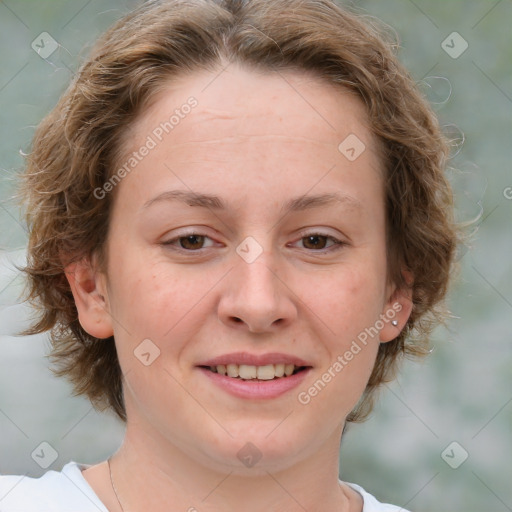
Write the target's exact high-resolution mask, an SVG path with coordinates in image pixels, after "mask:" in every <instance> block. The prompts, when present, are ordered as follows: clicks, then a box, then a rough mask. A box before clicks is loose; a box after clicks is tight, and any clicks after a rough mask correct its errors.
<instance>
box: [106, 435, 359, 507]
mask: <svg viewBox="0 0 512 512" xmlns="http://www.w3.org/2000/svg"><path fill="white" fill-rule="evenodd" d="M340 436H341V426H340V429H339V431H338V430H337V431H336V432H334V433H333V436H332V439H329V440H328V442H326V443H325V444H324V445H323V446H322V447H321V449H320V450H316V451H315V453H314V455H310V456H308V457H305V458H300V454H298V456H297V457H296V461H295V462H294V463H293V464H291V465H290V466H289V467H279V468H277V467H272V466H271V465H269V464H265V465H263V464H261V465H260V464H256V465H255V466H254V467H252V468H250V470H246V471H245V472H240V470H239V469H238V468H235V467H231V468H229V467H226V468H225V469H224V468H218V467H213V465H212V467H209V465H208V464H204V463H203V462H202V461H198V460H197V459H196V458H195V457H191V456H190V455H188V454H187V453H185V452H184V451H183V450H180V449H179V448H178V446H176V445H174V444H172V443H170V442H169V440H163V439H162V438H161V437H159V435H158V434H157V433H156V432H155V431H152V432H151V433H146V435H143V434H142V433H141V432H140V430H138V429H134V428H130V427H129V426H127V429H126V434H125V438H124V441H123V444H122V446H121V447H120V449H119V450H118V452H117V453H116V454H115V455H114V456H113V457H112V458H111V466H112V472H113V475H114V481H115V487H116V491H117V494H118V498H119V500H120V502H121V505H122V507H123V509H124V511H125V512H128V511H137V510H144V509H148V508H150V509H151V510H152V511H153V512H164V511H165V512H167V511H168V510H169V504H170V503H172V504H173V509H175V510H184V511H190V512H196V511H197V512H207V511H218V510H225V511H231V510H233V511H235V510H240V504H243V508H244V510H245V511H247V512H259V511H261V510H274V511H283V512H284V511H286V512H303V511H304V510H307V511H308V512H316V511H320V510H322V511H323V510H336V511H340V512H344V511H348V510H352V509H351V508H350V507H351V504H352V500H353V498H352V497H351V495H350V493H349V492H347V489H346V487H344V486H343V487H342V486H340V485H339V481H338V453H339V440H340ZM258 466H259V467H258ZM128 468H130V469H128ZM359 510H360V509H359Z"/></svg>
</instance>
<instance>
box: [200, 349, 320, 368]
mask: <svg viewBox="0 0 512 512" xmlns="http://www.w3.org/2000/svg"><path fill="white" fill-rule="evenodd" d="M280 363H284V364H294V365H295V366H311V365H309V364H308V363H307V362H306V361H304V360H303V359H301V358H300V357H297V356H293V355H290V354H281V353H278V352H271V353H268V354H250V353H249V352H233V353H231V354H224V355H221V356H217V357H214V358H213V359H208V360H207V361H204V362H203V363H201V364H199V365H198V366H218V365H228V364H238V365H240V364H246V365H251V366H265V365H267V364H280Z"/></svg>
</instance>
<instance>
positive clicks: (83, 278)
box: [64, 259, 114, 338]
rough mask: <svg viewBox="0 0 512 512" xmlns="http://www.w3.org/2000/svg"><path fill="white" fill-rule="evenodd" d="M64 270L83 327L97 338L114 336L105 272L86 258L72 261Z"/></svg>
mask: <svg viewBox="0 0 512 512" xmlns="http://www.w3.org/2000/svg"><path fill="white" fill-rule="evenodd" d="M64 271H65V274H66V278H67V280H68V283H69V286H70V288H71V293H72V294H73V298H74V299H75V304H76V309H77V311H78V320H79V322H80V325H81V326H82V328H83V329H84V330H85V331H86V332H87V333H89V334H90V335H91V336H94V337H95V338H109V337H111V336H113V334H114V331H113V328H112V318H111V316H110V311H109V303H108V295H107V289H106V281H105V276H104V274H103V273H100V272H98V271H97V270H96V269H95V268H94V267H93V266H92V265H91V263H90V262H89V261H88V260H85V259H84V260H80V261H78V262H74V263H70V264H69V265H67V266H66V267H65V269H64Z"/></svg>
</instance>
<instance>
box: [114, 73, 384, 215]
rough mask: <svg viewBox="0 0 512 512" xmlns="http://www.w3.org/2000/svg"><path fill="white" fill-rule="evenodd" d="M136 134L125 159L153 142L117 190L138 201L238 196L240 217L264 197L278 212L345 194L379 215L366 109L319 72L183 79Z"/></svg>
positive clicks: (159, 99)
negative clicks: (311, 195)
mask: <svg viewBox="0 0 512 512" xmlns="http://www.w3.org/2000/svg"><path fill="white" fill-rule="evenodd" d="M191 100H192V101H191ZM190 105H193V107H191V106H190ZM127 134H128V135H127V136H126V137H125V142H124V147H123V149H124V154H123V156H122V159H120V160H119V161H120V162H122V161H125V162H126V161H127V160H128V159H129V158H130V155H131V154H133V152H134V151H136V150H137V148H141V147H143V146H145V145H147V141H148V140H149V139H151V140H152V144H151V145H152V148H151V151H149V152H148V151H146V152H145V153H146V156H144V159H143V160H141V161H140V163H137V169H136V172H132V173H130V175H129V176H127V178H125V179H123V183H122V184H121V187H118V189H117V190H116V196H118V194H119V192H120V191H119V188H121V189H125V190H127V192H125V193H123V194H124V196H125V198H126V194H127V193H128V194H129V197H130V202H132V203H133V201H135V202H138V203H141V204H142V203H144V202H146V201H147V200H148V199H150V198H151V197H154V196H155V195H156V194H158V193H161V192H163V191H165V190H171V189H176V188H180V189H182V190H183V189H187V188H188V189H189V190H192V191H194V192H202V193H204V192H206V191H208V192H211V193H213V194H216V195H217V196H222V195H225V196H226V194H231V199H230V204H231V205H234V206H235V207H236V208H237V209H238V210H241V209H243V208H245V207H247V208H251V209H252V210H254V211H256V209H261V208H262V206H257V207H256V204H255V203H254V201H256V200H257V201H258V202H265V203H268V204H269V205H270V204H275V205H278V204H280V203H282V202H283V201H286V199H288V197H285V196H290V197H292V196H295V197H297V196H299V195H301V194H306V193H307V192H308V190H309V189H311V188H313V187H314V188H315V190H314V192H315V193H319V194H322V193H330V192H332V191H333V190H334V189H345V191H346V192H348V193H350V194H351V195H359V198H358V199H359V200H360V201H361V200H362V201H363V202H365V203H366V204H371V203H379V204H378V205H377V206H376V207H378V208H380V203H381V197H382V183H383V180H382V178H381V165H380V160H379V157H378V153H377V151H376V145H375V140H374V137H373V136H372V133H371V130H370V128H369V124H368V117H367V113H366V110H365V106H364V104H363V103H362V101H361V100H360V99H359V98H358V97H357V96H356V95H355V94H354V93H352V92H350V91H347V90H345V89H343V88H339V87H336V86H334V85H333V84H330V83H327V82H326V81H324V80H321V79H319V78H318V77H316V76H314V75H312V74H311V73H305V72H301V71H292V70H287V71H279V72H273V73H270V72H260V71H256V70H253V69H247V68H241V67H239V66H236V65H230V66H228V67H226V68H220V69H219V70H217V71H215V72H213V71H210V72H206V71H201V72H194V73H189V74H187V75H180V76H179V77H177V79H176V80H173V81H172V82H169V83H168V84H166V85H165V86H164V87H163V88H162V89H160V90H159V92H158V93H157V94H156V95H155V96H154V97H153V98H152V101H151V103H150V105H149V106H148V107H147V108H146V109H145V110H144V112H142V113H141V115H140V116H139V117H138V119H137V120H136V121H135V122H134V123H133V125H132V126H131V127H130V129H129V130H128V132H127ZM347 141H348V142H347ZM347 149H348V150H351V151H352V153H350V152H347ZM354 153H357V154H355V156H354ZM351 157H354V158H351ZM331 171H333V172H331ZM377 195H378V196H379V197H377ZM126 200H127V199H126ZM263 200H265V201H263ZM253 206H254V208H253Z"/></svg>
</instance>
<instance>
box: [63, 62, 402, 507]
mask: <svg viewBox="0 0 512 512" xmlns="http://www.w3.org/2000/svg"><path fill="white" fill-rule="evenodd" d="M189 96H194V97H195V98H196V99H197V101H198V105H197V107H195V108H194V109H193V110H192V112H191V113H190V114H189V115H188V116H186V117H185V118H184V119H183V120H181V121H180V123H179V124H178V125H177V126H176V127H175V128H174V129H173V130H172V131H171V132H170V133H169V134H167V135H165V137H164V138H163V140H162V142H160V143H159V144H158V145H157V146H156V147H155V148H154V149H152V150H151V151H150V152H149V154H148V155H147V156H146V157H145V158H144V159H143V160H142V161H141V162H140V163H139V164H138V165H137V167H136V169H134V170H133V171H132V172H131V173H130V174H128V175H127V176H126V177H125V178H124V179H123V180H122V182H121V183H120V184H119V185H117V187H116V189H115V191H114V193H115V202H114V208H113V213H112V217H111V223H110V230H109V236H108V241H107V247H108V263H107V271H106V273H103V272H101V269H100V268H99V267H98V266H97V265H96V264H95V261H92V262H89V261H87V260H83V261H81V262H79V263H75V264H73V265H70V266H69V267H68V268H67V276H68V279H69V282H70V285H71V288H72V291H73V295H74V297H75V301H76V304H77V309H78V312H79V319H80V322H81V325H82V326H83V327H84V329H85V330H86V331H87V332H89V333H90V334H92V335H94V336H96V337H99V338H107V337H109V336H111V335H114V336H115V342H116V347H117V351H118V355H119V360H120V364H121V368H122V370H123V373H124V378H125V382H124V393H125V402H126V409H127V415H128V422H127V427H126V436H125V439H124V441H123V444H122V446H121V448H120V449H119V451H118V452H117V453H116V454H115V455H114V456H113V457H112V460H111V466H112V472H113V476H114V482H115V486H116V489H117V490H118V494H119V497H120V498H121V502H122V505H123V508H124V509H125V511H126V510H128V509H130V510H143V509H148V508H149V507H150V508H151V509H152V510H154V511H156V512H159V511H164V510H165V511H167V510H168V505H167V504H168V503H173V509H175V510H189V509H190V507H196V509H197V510H199V511H218V510H223V511H231V510H232V511H235V510H239V509H240V504H243V508H244V510H246V511H249V512H252V511H254V512H256V511H261V510H274V511H285V510H286V511H291V512H294V511H299V510H300V511H303V510H304V509H306V510H308V511H311V512H313V511H318V510H337V511H350V512H354V511H361V510H362V499H361V496H360V495H359V494H358V493H357V492H355V491H354V490H352V489H351V488H349V487H348V486H347V485H346V484H344V483H340V482H339V481H338V463H339V459H338V454H339V446H340V439H341V434H342V430H343V426H344V423H345V418H346V416H347V415H348V414H349V412H350V411H351V410H352V409H353V407H354V406H355V404H356V403H357V401H358V399H359V398H360V396H361V394H362V392H363V391H364V389H365V386H366V383H367V381H368V378H369V376H370V374H371V370H372V368H373V365H374V362H375V358H376V354H377V350H378V347H379V343H386V342H389V341H390V340H392V339H394V338H395V337H396V336H397V335H398V334H399V332H400V328H401V326H403V325H404V324H405V323H406V321H407V318H408V316H409V314H410V312H411V307H412V306H411V297H410V294H409V293H408V292H406V291H404V290H397V289H396V287H395V286H394V285H393V284H392V283H388V281H387V274H386V245H385V210H384V188H383V178H382V175H383V169H382V168H381V165H380V159H379V156H378V152H377V147H376V145H375V141H374V140H373V138H372V135H371V133H370V130H369V128H368V121H367V116H366V112H365V108H364V105H363V104H362V103H361V101H360V100H359V99H358V98H356V97H355V96H354V95H352V94H350V93H349V92H346V91H344V90H340V89H339V88H334V86H332V85H330V84H327V83H325V82H323V81H320V80H319V79H318V78H316V77H313V76H310V75H309V74H306V73H305V72H302V71H300V72H299V71H286V72H279V73H269V72H266V73H261V72H257V71H254V70H251V69H248V68H241V67H238V66H236V65H229V66H228V67H227V68H226V69H225V70H224V71H222V72H221V68H219V69H218V71H216V72H215V73H212V72H195V73H191V74H189V75H186V76H182V77H180V79H179V80H177V81H174V82H173V84H172V86H171V85H169V87H168V88H166V89H165V90H163V91H161V92H160V93H159V95H158V97H157V98H156V100H155V102H153V104H152V105H151V107H150V108H148V109H146V110H145V111H144V112H143V114H142V116H141V117H139V118H138V120H137V121H136V122H135V124H134V125H133V126H132V127H131V128H132V129H131V131H130V132H129V136H128V137H127V138H126V144H125V150H126V153H125V155H126V156H128V155H129V154H130V153H131V152H132V151H135V150H137V149H138V148H140V146H141V145H142V144H143V143H144V141H145V140H146V137H147V136H148V135H149V134H151V133H152V131H153V130H154V129H155V127H157V126H158V125H159V123H161V122H162V121H163V120H165V119H168V118H169V115H170V114H169V113H172V112H173V111H174V110H175V109H176V108H179V107H180V105H183V104H184V103H185V102H186V99H187V98H188V97H189ZM351 133H353V134H356V135H357V137H358V138H359V139H360V140H362V141H363V142H364V144H365V146H366V149H365V150H364V151H363V153H362V154H361V155H360V156H359V157H358V158H357V159H355V160H354V161H349V160H348V159H347V158H346V157H345V156H344V155H343V154H341V153H340V151H338V145H339V144H340V142H342V141H343V140H344V139H345V138H346V137H347V136H348V135H349V134H351ZM175 189H180V190H187V191H190V190H193V191H194V192H201V193H209V194H215V195H218V196H219V197H221V198H222V199H223V200H224V201H225V202H226V203H227V205H228V209H226V210H225V211H217V210H213V209H208V208H200V207H193V206H189V205H186V204H184V203H180V202H178V201H156V202H154V203H153V204H152V205H151V206H149V207H146V208H145V207H144V205H145V203H147V202H148V201H149V200H151V199H153V198H155V197H156V196H158V195H159V194H161V193H162V192H165V191H170V190H175ZM333 191H336V192H339V193H341V194H345V195H350V196H351V197H352V198H353V201H352V202H346V201H345V202H338V203H335V204H330V205H324V206H321V207H316V208H308V209H305V210H303V211H297V212H290V213H288V214H287V215H285V216H283V214H282V213H281V212H280V208H281V206H282V205H283V204H284V203H285V202H286V201H288V200H289V199H291V198H296V197H298V196H302V195H304V194H306V195H314V194H321V193H332V192H333ZM356 203H357V204H356ZM186 228H190V231H192V232H194V233H198V234H202V235H206V236H207V237H208V238H205V239H204V242H203V244H202V245H201V241H199V242H197V241H196V242H195V243H194V244H192V245H191V244H190V243H189V245H186V243H187V241H188V239H181V243H182V244H183V243H184V244H185V248H183V247H182V249H181V252H179V250H178V248H179V247H180V239H178V237H180V236H181V237H184V236H185V235H186V234H189V233H184V232H185V231H186ZM318 233H320V234H321V235H327V236H332V237H334V238H335V239H337V240H340V241H343V242H345V243H344V244H342V245H334V246H333V241H332V240H331V239H328V238H322V236H320V238H319V239H315V240H316V241H317V242H319V245H315V246H314V245H312V244H311V242H309V243H308V241H309V239H308V238H307V237H306V234H307V235H314V234H318ZM248 236H251V237H253V238H254V239H255V240H256V241H257V242H258V244H259V245H260V246H261V248H262V249H263V252H262V253H261V254H260V255H259V256H258V258H257V259H256V260H255V261H254V262H252V263H248V262H246V261H245V260H243V259H242V258H241V257H240V256H239V254H237V252H236V248H237V246H239V244H240V243H241V242H242V241H243V240H244V239H245V238H246V237H248ZM304 237H306V238H304ZM169 241H174V242H173V243H174V245H173V246H169V245H167V246H165V245H162V243H163V242H169ZM191 246H192V249H194V248H196V247H197V248H199V249H200V250H199V251H198V250H197V249H196V252H195V253H194V252H193V250H190V247H191ZM173 247H174V250H173ZM316 247H320V249H318V248H316ZM187 248H189V249H188V252H186V251H187ZM333 248H334V249H336V250H333ZM397 302H398V303H400V307H401V310H400V312H398V313H397V314H396V316H395V317H394V318H395V319H396V320H398V327H396V326H393V325H392V324H391V323H390V322H387V323H385V325H384V326H383V328H382V329H381V330H380V332H379V334H378V335H377V336H375V337H374V338H371V339H370V340H369V342H368V344H367V345H366V346H364V347H363V348H362V350H361V351H360V352H359V353H358V354H357V355H356V356H354V358H353V359H352V360H351V361H350V362H349V363H348V364H347V365H346V366H345V367H344V368H343V371H341V372H339V373H337V374H336V377H334V378H333V379H332V380H331V381H330V382H329V383H328V385H326V386H325V388H324V389H323V390H322V391H321V392H320V393H319V394H318V396H316V397H314V398H312V399H311V401H310V402H309V403H308V404H307V405H304V404H301V403H300V402H299V401H298V399H297V394H298V393H299V392H300V391H304V390H307V389H308V388H309V387H310V386H311V385H312V384H313V383H314V382H315V381H316V380H318V379H319V378H321V376H322V374H323V373H324V372H325V371H327V369H328V368H329V367H330V366H332V364H333V363H334V361H336V358H337V357H338V356H339V355H340V354H344V353H345V352H346V351H347V350H348V349H349V348H350V346H351V343H352V341H353V340H354V339H356V337H357V335H358V334H359V333H360V332H362V331H364V329H365V328H367V327H370V326H373V325H374V324H375V322H376V321H377V320H378V319H379V315H381V314H384V313H385V312H386V311H389V310H390V308H392V305H393V304H394V303H397ZM144 339H150V340H151V341H152V342H153V343H154V344H155V345H156V346H158V348H159V349H160V355H159V357H157V358H156V359H155V360H154V361H153V362H152V363H151V364H150V365H149V366H145V365H143V364H141V362H140V360H139V359H137V358H136V357H135V356H134V350H135V349H136V348H137V347H138V345H139V344H140V343H141V342H142V340H144ZM238 351H246V352H249V353H252V354H264V353H268V352H282V353H285V354H292V355H296V356H298V357H301V358H302V359H305V360H306V361H308V362H309V364H310V365H311V366H312V370H311V371H310V373H309V375H308V376H307V378H306V381H305V382H304V383H303V384H301V385H300V386H299V388H297V389H293V390H292V391H289V392H287V393H285V394H284V395H282V396H280V397H277V398H274V399H270V400H254V399H242V398H237V397H234V396H231V395H229V394H227V393H226V392H225V391H222V390H220V389H219V388H217V387H216V386H214V385H212V384H211V383H210V381H209V379H207V377H206V376H205V375H203V373H202V372H201V371H200V370H199V369H198V368H197V365H198V364H201V362H203V361H205V360H206V359H209V358H212V357H215V356H219V355H221V354H226V353H230V352H238ZM247 442H251V443H252V444H253V445H255V446H256V447H257V449H258V450H259V452H260V453H261V455H262V458H261V460H260V461H258V463H257V464H256V465H254V466H253V467H250V468H248V467H245V466H244V465H243V464H242V463H241V462H240V460H239V459H238V458H237V452H238V451H239V450H240V449H241V448H242V447H243V446H244V445H245V444H246V443H247ZM83 475H84V477H85V478H86V480H87V481H88V482H89V484H90V485H91V486H92V488H93V489H94V490H95V492H96V493H97V494H98V496H99V497H100V499H101V500H102V501H103V502H104V503H105V505H106V506H107V507H108V508H109V510H110V511H119V510H120V508H119V505H118V503H117V499H116V497H115V495H114V494H113V492H112V488H111V484H110V479H109V474H108V469H107V466H106V463H105V462H103V463H100V464H97V465H95V466H92V467H91V468H89V469H87V470H85V471H84V472H83Z"/></svg>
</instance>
